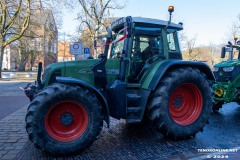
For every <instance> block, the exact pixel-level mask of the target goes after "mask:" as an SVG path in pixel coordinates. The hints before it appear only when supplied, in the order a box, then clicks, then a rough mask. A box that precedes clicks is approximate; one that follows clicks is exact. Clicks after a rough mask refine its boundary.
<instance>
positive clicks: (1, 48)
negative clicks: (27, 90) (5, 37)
mask: <svg viewBox="0 0 240 160" xmlns="http://www.w3.org/2000/svg"><path fill="white" fill-rule="evenodd" d="M3 54H4V46H3V44H2V43H1V42H0V78H2V62H3Z"/></svg>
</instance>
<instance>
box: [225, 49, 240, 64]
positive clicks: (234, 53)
mask: <svg viewBox="0 0 240 160" xmlns="http://www.w3.org/2000/svg"><path fill="white" fill-rule="evenodd" d="M226 52H227V54H226V56H225V58H224V59H225V60H227V61H230V60H237V59H240V55H239V50H238V49H236V48H232V47H229V48H226Z"/></svg>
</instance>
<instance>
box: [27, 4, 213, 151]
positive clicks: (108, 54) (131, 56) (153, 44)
mask: <svg viewBox="0 0 240 160" xmlns="http://www.w3.org/2000/svg"><path fill="white" fill-rule="evenodd" d="M169 11H170V13H172V12H173V7H170V8H169ZM170 15H171V14H170ZM170 17H171V16H170ZM170 19H171V18H170ZM182 29H183V27H182V24H181V23H179V24H175V23H172V22H171V21H170V20H169V21H162V20H157V19H150V18H142V17H134V18H132V17H123V18H119V19H117V20H116V21H114V22H113V23H112V25H111V28H107V32H108V36H107V40H106V44H105V50H104V53H103V54H100V56H99V59H87V60H79V61H71V62H62V63H55V64H51V65H49V66H48V67H46V68H45V71H44V74H43V76H42V79H41V70H42V67H41V63H40V64H39V69H38V78H37V85H34V86H28V87H27V88H26V90H25V93H26V95H27V96H28V97H29V98H30V99H31V103H30V105H29V107H28V111H27V115H26V130H27V133H28V135H29V139H30V140H31V141H32V142H33V143H34V144H35V146H36V147H38V148H40V149H41V150H43V151H46V152H48V153H51V154H54V155H68V154H77V153H80V151H81V150H82V149H84V148H86V147H88V146H90V145H91V144H92V143H93V142H94V141H95V140H96V139H97V137H98V135H99V133H100V131H101V130H102V126H103V121H105V122H106V124H107V126H108V127H109V123H110V121H109V117H110V116H111V117H113V118H116V119H126V122H127V123H140V122H141V121H142V120H143V118H144V117H146V118H147V119H148V120H147V121H149V122H150V123H151V125H152V126H153V127H154V128H156V130H157V131H159V132H161V133H162V134H163V135H164V136H165V137H168V138H171V139H174V140H177V139H185V138H189V137H192V136H195V135H196V133H198V132H199V131H202V129H203V127H204V126H205V124H206V123H207V122H208V118H209V116H210V113H211V108H212V102H213V100H212V96H211V91H210V86H209V82H208V81H209V80H214V76H213V74H212V72H211V70H210V68H209V67H208V66H207V65H206V64H205V63H202V62H194V61H183V60H182V53H181V49H180V45H179V41H178V40H179V39H178V31H180V30H182Z"/></svg>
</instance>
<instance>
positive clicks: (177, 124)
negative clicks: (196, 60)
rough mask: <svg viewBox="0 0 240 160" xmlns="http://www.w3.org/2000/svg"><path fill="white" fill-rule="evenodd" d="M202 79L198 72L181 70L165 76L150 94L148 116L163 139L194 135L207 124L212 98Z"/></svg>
mask: <svg viewBox="0 0 240 160" xmlns="http://www.w3.org/2000/svg"><path fill="white" fill-rule="evenodd" d="M211 97H212V96H211V91H210V87H209V84H208V81H207V79H206V76H205V75H204V74H203V73H202V72H200V71H199V70H198V69H194V68H190V67H188V68H181V69H175V70H172V71H170V72H169V73H167V74H166V75H165V76H164V77H163V79H162V81H161V82H160V83H159V86H158V87H157V88H156V90H155V91H154V93H153V94H152V99H151V100H150V103H149V104H148V108H147V113H148V117H149V119H150V120H151V122H152V123H153V126H154V127H155V128H156V129H157V130H158V131H160V132H161V133H162V134H163V135H164V136H166V137H168V138H171V139H183V138H189V137H191V136H195V134H196V133H197V132H199V131H201V130H202V129H203V127H204V125H205V124H206V123H207V122H208V119H209V117H210V114H211V107H212V98H211Z"/></svg>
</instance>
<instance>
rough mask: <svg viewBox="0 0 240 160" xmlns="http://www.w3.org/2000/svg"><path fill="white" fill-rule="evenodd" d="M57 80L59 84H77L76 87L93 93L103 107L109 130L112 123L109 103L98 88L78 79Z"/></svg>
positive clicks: (58, 78) (61, 78)
mask: <svg viewBox="0 0 240 160" xmlns="http://www.w3.org/2000/svg"><path fill="white" fill-rule="evenodd" d="M56 80H57V82H59V83H63V84H75V85H78V86H82V87H85V88H87V89H89V90H91V91H93V92H94V94H95V95H96V96H97V98H98V100H99V101H100V103H101V105H102V107H103V114H104V120H105V122H106V123H107V126H108V128H109V123H110V120H109V116H110V115H109V108H108V103H107V101H106V99H105V97H104V96H103V95H102V93H101V92H100V91H99V90H98V89H97V88H95V87H94V86H92V85H89V84H88V83H86V82H84V81H81V80H79V79H76V78H71V77H56Z"/></svg>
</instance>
